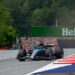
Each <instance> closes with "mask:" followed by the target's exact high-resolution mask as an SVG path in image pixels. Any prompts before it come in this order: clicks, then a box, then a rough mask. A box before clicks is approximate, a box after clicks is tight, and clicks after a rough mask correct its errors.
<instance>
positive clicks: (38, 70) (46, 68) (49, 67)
mask: <svg viewBox="0 0 75 75" xmlns="http://www.w3.org/2000/svg"><path fill="white" fill-rule="evenodd" d="M72 55H75V54H71V55H69V56H72ZM69 56H66V57H69ZM66 57H64V58H66ZM59 60H62V59H59ZM59 60H57V61H54V62H52V63H50V64H48V65H46V66H44V67H42V68H39V69H37V70H35V71H33V72H30V73H27V74H24V75H32V74H33V73H36V72H41V71H45V70H51V69H55V68H59V67H64V66H68V65H71V64H53V63H55V62H58V61H59Z"/></svg>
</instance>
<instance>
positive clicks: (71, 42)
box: [58, 39, 75, 48]
mask: <svg viewBox="0 0 75 75" xmlns="http://www.w3.org/2000/svg"><path fill="white" fill-rule="evenodd" d="M58 42H59V44H60V43H61V45H62V47H63V48H75V39H58Z"/></svg>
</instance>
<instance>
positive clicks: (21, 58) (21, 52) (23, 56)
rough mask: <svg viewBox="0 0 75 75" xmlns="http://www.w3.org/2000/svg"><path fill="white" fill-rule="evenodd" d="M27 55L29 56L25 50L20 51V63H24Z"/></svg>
mask: <svg viewBox="0 0 75 75" xmlns="http://www.w3.org/2000/svg"><path fill="white" fill-rule="evenodd" d="M26 55H27V53H26V51H25V50H20V51H19V52H18V55H17V59H18V60H19V61H24V60H25V57H26Z"/></svg>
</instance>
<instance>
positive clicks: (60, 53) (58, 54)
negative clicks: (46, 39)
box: [55, 46, 64, 58]
mask: <svg viewBox="0 0 75 75" xmlns="http://www.w3.org/2000/svg"><path fill="white" fill-rule="evenodd" d="M63 56H64V51H63V48H61V47H59V46H58V47H57V48H56V50H55V57H56V58H63Z"/></svg>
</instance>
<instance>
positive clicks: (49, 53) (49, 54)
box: [46, 48, 54, 60]
mask: <svg viewBox="0 0 75 75" xmlns="http://www.w3.org/2000/svg"><path fill="white" fill-rule="evenodd" d="M46 57H47V60H52V59H54V54H53V50H52V49H51V48H48V49H47V50H46Z"/></svg>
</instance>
